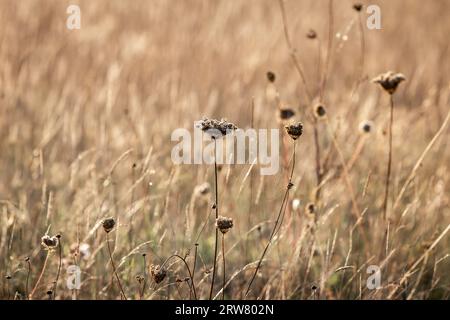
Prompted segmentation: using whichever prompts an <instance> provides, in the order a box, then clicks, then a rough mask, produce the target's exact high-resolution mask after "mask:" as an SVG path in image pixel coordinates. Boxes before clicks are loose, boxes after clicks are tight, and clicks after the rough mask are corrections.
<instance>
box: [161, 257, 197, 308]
mask: <svg viewBox="0 0 450 320" xmlns="http://www.w3.org/2000/svg"><path fill="white" fill-rule="evenodd" d="M172 258H178V259H180V260H181V261H183V263H184V265H185V267H186V270H187V272H188V273H189V278H191V285H190V286H189V290H191V292H192V293H193V294H194V298H195V300H197V291H196V290H195V283H194V276H193V274H192V272H191V268H189V265H188V263H187V261H186V259H185V258H183V257H182V256H180V255H178V254H173V255H171V256H170V257H168V258H167V259H166V261H164V262H163V264H162V265H161V268H164V266H165V265H166V264H167V262H169V260H170V259H172Z"/></svg>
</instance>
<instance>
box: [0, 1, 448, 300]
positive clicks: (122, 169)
mask: <svg viewBox="0 0 450 320" xmlns="http://www.w3.org/2000/svg"><path fill="white" fill-rule="evenodd" d="M77 3H78V4H79V5H80V8H81V24H82V25H81V29H80V30H74V31H71V30H68V29H67V28H66V26H65V23H66V19H67V14H66V8H67V6H68V5H69V4H73V3H72V2H70V1H65V0H64V1H51V0H45V1H33V0H24V1H7V0H2V1H0V21H1V22H2V23H1V25H2V28H1V29H0V146H1V148H0V275H1V280H0V281H1V288H0V289H1V293H0V297H1V298H3V299H13V298H14V297H16V298H19V297H25V296H26V290H27V289H26V285H25V283H26V278H27V273H28V271H27V270H28V264H27V262H26V261H25V257H30V264H31V272H30V277H29V289H28V290H31V288H32V287H33V285H34V284H35V282H36V280H37V277H38V275H39V272H40V271H41V269H42V266H43V263H44V259H45V256H46V251H44V250H43V249H42V247H41V245H40V239H41V237H42V236H43V235H44V234H45V233H46V232H48V233H49V234H51V235H53V234H56V233H58V232H59V233H61V234H62V238H61V244H62V256H63V267H62V272H61V276H60V279H59V282H58V289H57V296H56V298H57V299H70V298H78V299H118V298H119V297H120V295H119V289H118V287H117V283H116V282H115V279H114V278H113V274H112V270H111V266H110V264H109V256H108V253H107V249H106V246H105V233H104V232H103V230H102V228H101V225H100V224H99V222H101V220H102V219H104V218H105V217H108V216H113V217H115V218H116V219H117V221H118V227H117V228H116V229H115V230H114V231H113V232H112V233H111V238H112V239H113V242H112V243H111V244H112V246H113V249H114V259H115V261H116V265H117V266H118V273H119V275H120V277H121V280H122V283H123V285H124V287H125V291H126V292H127V295H128V297H129V298H136V299H137V298H139V288H140V284H139V283H138V282H137V280H136V278H135V277H136V275H146V276H147V278H148V285H147V288H146V291H145V295H144V298H145V299H181V298H182V299H186V298H189V287H188V284H187V283H186V282H181V283H179V282H176V279H177V278H179V279H184V278H185V277H187V273H186V271H185V269H184V267H183V265H182V264H180V263H173V264H171V265H170V268H169V272H168V277H167V279H165V281H164V282H162V283H161V284H158V285H157V284H155V283H154V282H153V281H152V280H151V278H150V276H149V274H148V273H149V271H148V268H146V269H147V270H146V271H145V270H144V266H143V257H142V253H146V254H147V256H146V259H147V262H146V263H147V267H148V265H150V264H161V263H162V262H163V261H164V260H165V259H166V258H167V257H168V256H170V255H171V254H173V253H178V254H180V255H182V256H184V255H186V254H188V257H187V260H188V262H189V263H190V264H191V265H192V263H193V252H194V243H195V241H196V236H197V234H198V233H199V231H200V229H201V226H202V224H203V221H204V220H205V218H206V217H209V223H208V224H207V226H206V228H205V230H204V231H203V233H202V234H201V237H200V238H199V240H198V243H199V246H198V259H197V268H196V273H195V282H196V286H197V292H198V295H199V296H200V297H201V298H202V299H205V298H207V296H208V292H209V284H210V281H211V280H210V278H211V274H210V273H208V270H210V269H211V266H212V259H213V249H214V248H213V246H214V236H213V233H214V219H213V213H212V211H211V209H210V208H211V205H212V201H213V191H214V184H213V181H214V180H213V179H214V171H213V168H212V167H211V166H207V165H201V166H194V165H184V166H176V165H173V164H172V162H171V158H170V152H171V149H172V147H173V146H174V143H173V142H171V141H170V134H171V132H172V131H173V130H174V129H176V128H188V129H192V127H193V121H195V120H199V119H201V118H202V116H204V115H205V116H209V117H215V118H221V117H224V118H227V119H228V120H230V121H232V122H234V123H235V124H236V125H237V126H239V127H241V128H247V127H250V125H251V118H252V117H251V114H252V112H251V105H252V99H254V105H255V109H254V127H256V128H278V126H279V123H278V122H277V120H276V114H277V112H276V111H277V105H276V102H275V100H274V97H273V91H274V90H275V89H274V86H273V85H271V84H269V83H268V81H267V79H266V72H267V71H269V70H271V71H273V72H275V74H276V76H277V79H276V82H275V86H276V90H278V92H279V96H280V99H281V102H282V105H283V107H286V106H289V107H290V108H292V109H294V110H295V111H296V113H297V114H296V119H299V120H301V121H302V122H303V123H304V125H305V128H304V134H303V136H302V137H301V138H300V140H299V141H298V145H297V163H296V170H295V172H294V189H293V190H292V192H291V196H290V199H289V205H288V208H287V212H286V217H285V219H284V221H283V225H282V229H281V230H280V232H279V233H278V235H277V237H276V238H275V240H274V242H273V244H272V246H271V248H270V251H269V253H268V255H267V256H266V260H265V262H264V263H263V266H262V268H261V270H260V272H259V274H258V277H257V278H256V280H255V283H254V284H253V286H252V292H251V294H250V295H249V297H248V298H252V299H253V298H258V297H259V298H265V299H313V298H315V299H375V298H382V299H386V298H393V299H404V298H409V299H448V298H449V295H450V277H449V274H448V270H449V266H450V265H449V263H448V259H447V258H448V254H449V245H450V238H449V234H448V233H445V230H446V228H447V227H448V225H449V223H450V208H449V194H450V192H449V191H450V185H449V183H450V181H449V180H450V178H449V175H448V170H449V166H450V152H449V149H448V140H449V129H448V127H445V128H444V131H443V132H442V133H441V135H440V136H439V138H438V140H437V141H436V143H435V144H434V146H433V147H432V148H431V149H430V150H429V152H427V153H426V157H425V159H424V161H423V162H422V163H421V165H420V167H419V169H418V170H417V174H416V175H415V176H414V179H413V182H412V183H411V184H410V185H409V187H408V188H407V190H406V192H405V195H404V196H403V197H402V199H401V201H400V204H399V206H398V208H396V210H393V211H392V212H391V217H392V219H393V221H394V222H395V224H394V227H395V228H394V229H393V230H391V233H390V242H389V248H388V252H387V256H386V252H385V248H384V246H385V243H384V230H385V224H384V222H383V220H382V201H383V192H384V179H385V174H386V159H387V141H388V140H387V135H386V130H387V124H388V116H389V99H388V95H387V94H385V93H384V92H383V91H382V90H381V89H380V88H379V87H378V86H377V85H375V84H372V83H370V79H371V78H373V77H374V76H376V75H377V74H379V73H382V72H385V71H387V70H390V69H392V70H394V71H398V72H402V73H404V74H405V75H406V77H407V81H406V82H405V83H402V84H401V85H400V87H399V90H397V93H396V94H395V96H394V99H395V103H396V107H395V112H396V121H395V124H394V132H393V135H394V149H393V157H394V158H393V175H392V179H391V190H392V191H391V200H393V199H395V197H396V196H397V195H398V194H399V192H400V189H401V187H402V186H403V184H404V183H405V181H406V179H407V178H408V175H409V174H410V172H411V170H412V169H413V167H414V165H416V163H417V160H418V159H419V157H420V155H421V154H422V152H423V151H424V150H425V148H426V147H427V145H428V143H429V142H430V141H431V140H432V138H433V137H434V136H435V134H436V132H438V130H439V128H440V127H441V125H442V124H443V123H444V120H445V118H446V115H447V113H448V112H449V103H450V82H449V74H450V72H449V71H450V66H449V60H448V56H449V48H448V34H450V23H449V22H448V17H447V12H449V10H450V4H449V3H448V1H443V0H440V1H438V0H435V1H427V2H425V3H424V2H421V1H410V0H409V1H407V0H401V1H400V0H399V1H373V3H374V4H377V5H379V6H380V8H381V14H382V30H368V29H365V30H364V32H365V34H364V35H365V47H366V50H365V66H364V81H363V82H362V83H361V85H360V86H359V89H358V90H357V92H356V94H355V95H354V96H353V97H351V92H352V88H353V87H354V85H355V81H356V80H357V77H358V70H359V67H360V49H359V48H360V42H359V33H358V14H357V12H355V11H354V10H353V9H352V4H353V3H352V2H351V1H334V11H333V17H334V28H333V35H334V37H333V43H334V45H333V49H332V53H331V60H330V69H329V73H328V83H327V86H326V90H325V92H324V98H323V103H324V104H325V106H326V108H327V111H328V119H329V120H328V121H329V122H328V124H326V123H325V122H320V123H319V133H320V137H319V139H320V145H321V149H322V157H323V160H324V159H325V157H327V159H328V160H327V163H328V170H327V172H325V177H326V182H325V183H324V184H323V186H322V188H321V197H320V201H318V202H317V203H315V205H316V207H317V210H316V217H311V216H309V215H308V214H307V213H306V212H305V210H304V207H305V205H306V204H307V203H308V202H310V201H313V200H314V198H313V194H314V190H315V187H316V177H315V158H314V154H315V151H314V142H313V141H314V140H313V129H312V123H311V122H310V121H308V117H307V115H308V113H309V111H310V110H311V107H312V106H311V105H309V103H308V101H307V99H306V97H305V91H304V87H303V85H302V83H301V81H300V78H299V76H298V74H297V72H296V71H295V69H294V66H293V63H292V60H291V58H290V55H289V51H288V48H287V46H286V41H285V38H284V33H283V22H282V19H281V14H280V7H279V3H278V1H271V0H250V1H244V0H232V1H219V0H218V1H162V0H148V1H144V0H142V1H141V0H133V1H106V0H97V1H78V2H77ZM285 7H286V12H287V21H288V25H287V26H288V29H289V34H290V37H291V39H292V43H293V47H295V48H296V54H297V57H298V60H299V61H300V62H301V63H302V65H303V66H304V71H305V75H306V80H307V83H308V86H309V88H310V90H311V91H312V92H313V94H314V95H316V94H317V91H318V83H319V79H320V73H319V72H318V68H319V67H318V61H319V59H320V61H321V64H322V68H323V63H324V60H325V57H326V53H327V50H326V47H327V37H328V31H327V30H328V1H325V0H321V1H312V0H311V1H309V0H304V1H292V0H287V1H285ZM361 14H362V15H363V17H364V20H365V17H367V14H366V13H364V12H362V13H361ZM311 28H312V29H314V30H316V31H317V34H318V39H316V40H310V39H307V38H306V33H307V32H308V30H309V29H311ZM338 33H340V34H341V37H336V34H338ZM342 35H346V36H347V37H348V39H347V40H346V41H343V40H342ZM319 41H320V43H321V50H320V54H321V55H320V57H319V47H318V43H319ZM322 70H323V69H322ZM364 120H371V121H373V122H374V131H373V132H372V133H371V134H370V135H367V136H361V133H360V132H359V131H358V126H359V124H360V122H361V121H364ZM329 130H331V131H332V132H333V134H335V136H336V139H337V141H338V143H339V146H340V148H341V149H342V152H343V154H344V157H345V159H346V160H347V161H348V160H350V159H351V157H352V155H353V154H354V153H355V149H356V148H357V146H358V144H360V145H361V146H362V150H361V154H360V155H359V156H358V157H357V159H356V161H355V164H354V166H353V167H352V169H351V171H350V179H351V182H352V185H353V188H354V189H355V192H356V197H357V202H358V205H359V206H360V208H361V209H364V210H365V214H364V219H363V221H362V222H361V224H360V225H361V226H362V230H363V232H362V233H361V229H360V228H359V227H358V228H356V229H355V231H354V233H353V235H352V236H350V231H351V230H352V229H354V226H355V221H354V218H353V217H352V214H351V202H350V197H349V195H348V191H347V189H346V185H345V183H344V180H343V179H341V178H339V177H338V175H339V174H340V171H341V170H340V165H341V164H340V162H339V158H338V154H337V152H336V150H335V148H334V146H333V143H332V141H331V138H330V135H329V134H328V131H329ZM283 134H284V133H283ZM288 147H289V148H290V147H291V146H290V145H288ZM248 170H249V166H248V165H245V166H227V165H225V166H223V167H222V170H221V171H220V173H219V190H220V202H221V214H223V215H226V216H229V217H232V218H233V219H234V224H235V227H234V228H233V229H232V230H231V231H230V232H229V233H227V235H226V246H227V256H226V262H227V278H228V279H230V277H231V276H232V275H234V277H233V279H232V281H231V282H230V284H229V286H227V288H226V297H227V298H233V299H240V298H242V297H243V292H244V291H245V289H246V285H247V283H248V281H249V278H250V277H251V275H252V270H253V269H252V268H251V266H249V267H248V269H247V270H243V268H244V267H245V266H246V265H247V264H249V263H252V262H254V261H257V260H258V258H259V257H260V254H261V252H262V250H263V248H264V245H265V243H266V241H267V239H268V237H269V234H270V230H271V228H272V225H273V221H274V219H275V217H276V213H277V211H278V209H279V205H280V203H281V198H282V194H283V189H284V188H285V182H286V181H285V177H286V172H285V171H280V173H279V174H278V175H275V176H266V177H262V176H260V175H259V168H258V166H255V167H254V168H252V171H251V175H250V177H249V178H247V179H246V178H245V175H246V173H247V172H248ZM283 170H286V168H284V169H283ZM205 182H209V183H210V184H211V186H212V187H211V193H210V194H208V195H206V196H199V195H198V193H196V192H195V187H196V186H198V185H201V184H202V183H205ZM293 199H299V200H300V201H301V205H300V207H299V208H292V205H291V203H292V200H293ZM442 235H443V236H442ZM439 236H442V237H440V238H439ZM364 239H366V240H364ZM436 240H438V241H436ZM81 244H88V245H89V246H90V255H89V256H88V257H84V256H83V255H82V254H81V253H80V252H78V250H77V248H78V246H79V245H81ZM433 244H434V245H433ZM432 245H433V246H432ZM220 257H221V256H220V255H219V262H218V266H219V269H218V278H217V279H219V280H217V282H216V286H215V290H214V292H215V293H217V292H218V291H219V290H220V289H221V277H222V274H221V262H220ZM421 258H422V259H421ZM418 261H419V263H418V264H416V262H418ZM71 264H77V265H79V266H80V268H81V270H82V287H81V289H80V290H79V291H76V292H75V291H74V292H72V291H71V290H68V289H67V288H66V286H65V281H66V278H67V274H66V272H65V270H66V268H67V266H68V265H71ZM371 264H374V265H379V266H382V270H381V275H382V288H381V289H378V290H369V289H367V288H366V285H365V283H366V279H367V277H368V276H369V275H368V274H367V273H366V268H367V266H368V265H371ZM342 267H345V268H344V269H340V270H339V268H342ZM411 267H414V268H413V269H412V270H410V269H411ZM57 268H58V254H52V255H51V256H50V259H49V265H48V266H47V269H46V270H45V273H44V276H43V281H42V282H41V285H40V286H39V288H38V289H37V293H36V294H35V297H34V298H35V299H40V298H42V299H44V298H46V297H47V296H46V294H45V292H46V291H47V289H48V287H49V286H50V287H51V285H52V281H54V279H55V275H56V273H57ZM407 271H412V274H409V276H408V277H407V281H402V283H401V285H400V281H401V280H402V278H403V277H404V276H405V273H406V272H407ZM313 288H316V290H313ZM16 292H17V294H16ZM392 292H394V293H392Z"/></svg>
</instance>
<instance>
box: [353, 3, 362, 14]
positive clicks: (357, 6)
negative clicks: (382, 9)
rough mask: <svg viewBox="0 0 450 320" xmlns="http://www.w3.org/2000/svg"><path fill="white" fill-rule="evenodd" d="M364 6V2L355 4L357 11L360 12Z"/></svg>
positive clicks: (354, 7)
mask: <svg viewBox="0 0 450 320" xmlns="http://www.w3.org/2000/svg"><path fill="white" fill-rule="evenodd" d="M362 8H363V5H362V3H355V4H354V5H353V9H354V10H355V11H358V12H360V11H361V10H362Z"/></svg>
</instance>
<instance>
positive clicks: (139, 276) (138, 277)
mask: <svg viewBox="0 0 450 320" xmlns="http://www.w3.org/2000/svg"><path fill="white" fill-rule="evenodd" d="M136 281H137V282H139V283H142V282H143V281H144V277H143V276H142V275H140V274H138V275H137V276H136Z"/></svg>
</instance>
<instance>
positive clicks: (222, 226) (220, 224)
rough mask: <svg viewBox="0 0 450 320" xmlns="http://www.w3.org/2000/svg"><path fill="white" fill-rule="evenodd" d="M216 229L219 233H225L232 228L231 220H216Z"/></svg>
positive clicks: (224, 218)
mask: <svg viewBox="0 0 450 320" xmlns="http://www.w3.org/2000/svg"><path fill="white" fill-rule="evenodd" d="M216 227H217V229H219V230H220V232H222V233H227V232H228V230H230V229H231V228H233V219H231V218H227V217H222V216H220V217H218V218H217V219H216Z"/></svg>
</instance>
